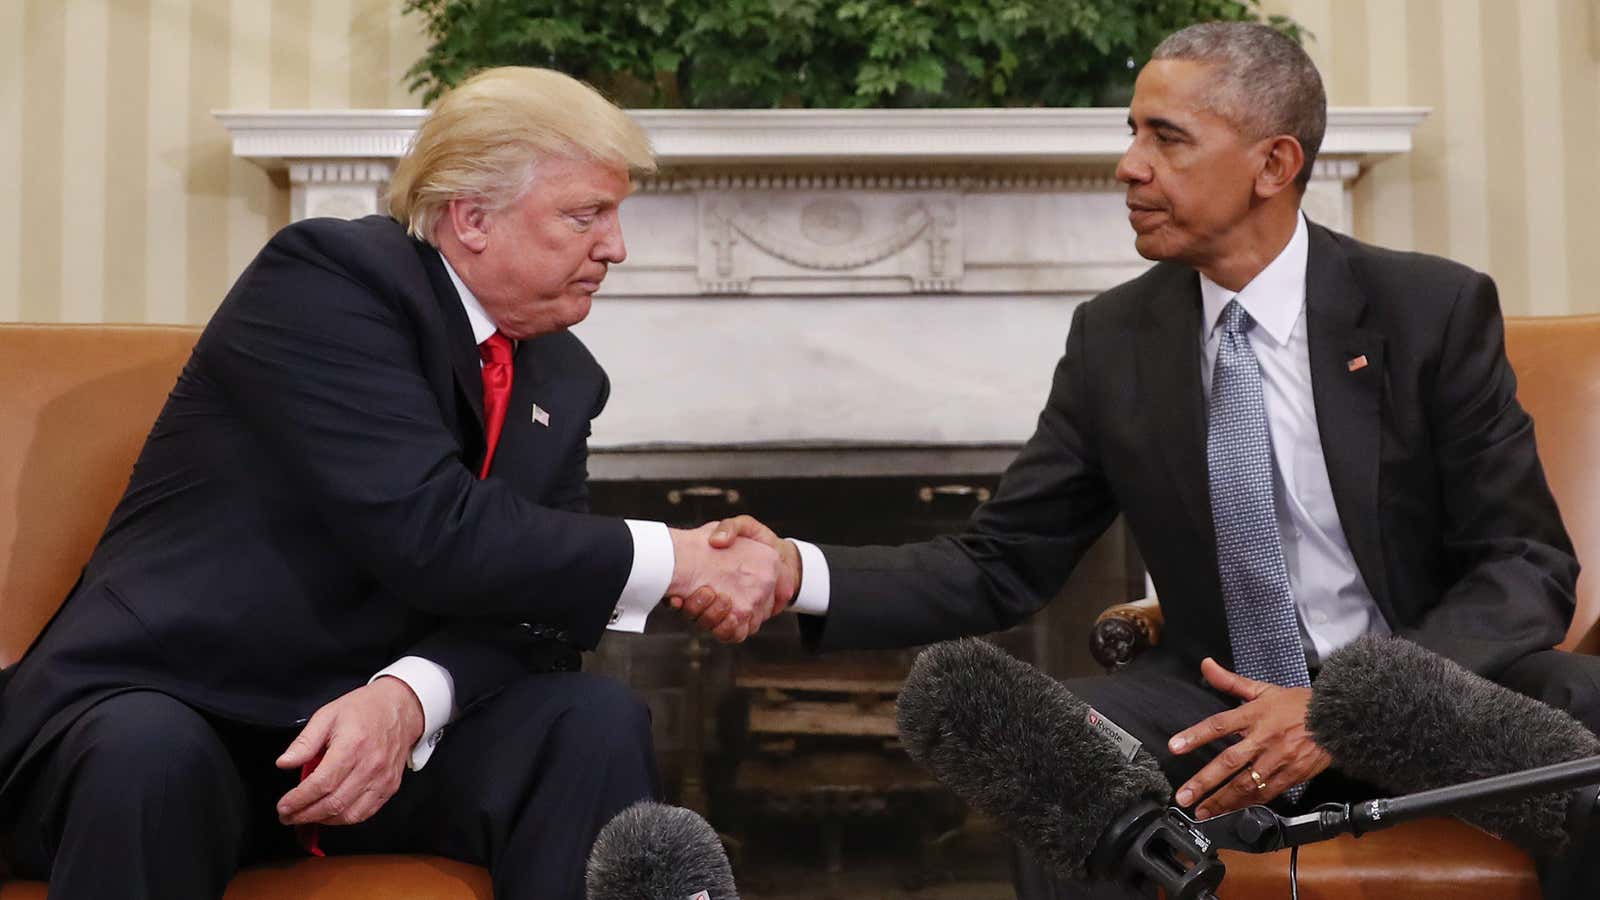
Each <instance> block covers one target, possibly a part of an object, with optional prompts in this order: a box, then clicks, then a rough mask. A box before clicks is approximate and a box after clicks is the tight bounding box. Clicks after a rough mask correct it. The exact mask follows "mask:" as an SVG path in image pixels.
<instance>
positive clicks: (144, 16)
mask: <svg viewBox="0 0 1600 900" xmlns="http://www.w3.org/2000/svg"><path fill="white" fill-rule="evenodd" d="M1265 6H1266V8H1267V9H1269V10H1270V11H1274V12H1286V13H1288V14H1290V15H1292V16H1294V17H1295V18H1296V19H1297V20H1299V21H1300V22H1301V23H1303V24H1304V25H1306V26H1307V27H1308V28H1310V29H1311V31H1313V32H1314V33H1315V34H1316V40H1315V41H1314V42H1313V43H1311V44H1310V45H1309V46H1310V50H1311V53H1312V55H1313V57H1315V58H1316V60H1317V63H1318V65H1319V66H1320V67H1321V68H1322V71H1323V74H1324V77H1325V78H1326V80H1327V83H1328V89H1329V96H1330V100H1331V101H1332V102H1333V103H1334V104H1335V105H1340V106H1358V105H1383V106H1403V105H1418V106H1431V107H1433V108H1434V109H1435V113H1434V115H1433V116H1432V117H1431V118H1430V119H1429V120H1428V121H1427V122H1426V123H1425V124H1424V125H1423V126H1422V128H1421V129H1420V131H1419V132H1418V133H1417V149H1416V152H1415V153H1413V154H1411V155H1410V156H1408V157H1404V158H1398V159H1394V160H1391V161H1388V162H1385V163H1382V164H1380V165H1378V166H1376V167H1374V168H1373V169H1372V170H1370V171H1369V172H1368V173H1366V174H1365V175H1364V177H1363V179H1362V181H1361V182H1360V183H1359V185H1358V189H1357V234H1358V236H1360V237H1362V238H1365V239H1367V240H1371V241H1375V242H1377V243H1382V244H1386V245H1389V246H1394V247H1402V248H1414V249H1419V250H1425V251H1428V252H1432V253H1440V254H1444V255H1447V256H1451V257H1453V258H1455V259H1459V260H1462V261H1463V262H1466V263H1469V264H1471V265H1473V266H1476V267H1479V268H1482V269H1485V270H1486V271H1488V272H1490V273H1491V274H1493V275H1494V276H1495V278H1496V279H1497V280H1498V281H1499V282H1500V285H1501V292H1502V296H1503V298H1504V303H1505V306H1506V309H1507V311H1508V312H1512V313H1520V314H1561V313H1573V312H1600V215H1597V212H1600V175H1597V174H1596V172H1595V148H1596V146H1597V138H1600V0H1266V3H1265ZM399 8H400V0H0V186H3V187H4V188H6V196H8V197H10V198H12V200H11V203H10V204H9V209H8V210H6V212H5V213H4V214H0V320H22V321H77V322H86V321H123V322H200V321H204V319H205V318H206V317H207V316H208V315H209V314H210V312H211V310H212V309H213V308H214V307H215V305H216V303H217V301H218V300H219V299H220V297H221V296H222V294H223V293H224V292H225V291H226V289H227V286H228V284H229V282H230V281H231V280H232V279H233V277H234V276H235V275H237V274H238V272H239V271H240V270H241V269H242V268H243V267H244V265H245V263H246V262H248V260H249V259H250V257H251V255H252V254H253V253H254V252H255V250H256V249H257V248H258V247H259V246H260V245H261V243H262V242H263V241H264V240H265V239H266V237H267V236H268V235H269V234H270V233H271V231H272V230H273V229H275V228H277V227H279V226H281V225H282V224H284V223H285V222H286V221H287V220H288V194H287V191H286V190H285V189H284V188H283V187H282V186H276V185H273V184H272V183H271V182H270V181H269V180H268V178H267V176H266V175H265V174H264V173H263V172H262V171H261V170H260V169H258V168H256V167H255V166H253V165H251V164H249V163H244V162H240V161H238V160H235V159H233V158H232V157H231V156H230V155H229V153H228V145H227V139H226V136H225V134H224V133H223V130H222V127H221V126H220V125H219V124H218V123H217V121H216V120H215V119H214V118H213V117H212V116H211V110H213V109H219V108H261V107H275V108H306V107H381V106H397V107H407V106H413V105H415V100H414V98H412V97H411V96H410V95H409V94H408V93H407V92H406V90H405V89H404V87H403V85H402V73H403V72H404V71H405V69H406V68H407V67H408V66H409V65H410V64H411V62H412V61H413V60H414V59H415V58H416V57H417V56H418V55H419V54H420V53H421V51H422V49H423V47H424V46H425V44H424V38H423V37H422V36H421V35H420V34H419V33H418V31H417V28H416V24H415V22H414V20H412V19H410V18H408V17H404V16H402V15H400V12H399Z"/></svg>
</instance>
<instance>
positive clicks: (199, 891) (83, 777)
mask: <svg viewBox="0 0 1600 900" xmlns="http://www.w3.org/2000/svg"><path fill="white" fill-rule="evenodd" d="M293 736H294V733H293V732H292V731H277V730H268V729H254V728H250V727H245V726H238V725H235V724H230V723H226V722H216V721H212V720H209V719H208V718H207V717H205V716H203V715H201V714H200V713H198V712H196V711H195V710H194V709H192V708H190V707H188V706H186V705H184V704H182V703H180V702H178V701H177V700H174V699H172V698H171V697H168V696H166V695H164V694H159V693H154V692H150V691H137V692H130V693H125V694H121V695H118V696H115V697H112V698H110V699H108V700H106V701H104V702H102V703H100V704H98V705H96V706H94V707H93V708H91V709H90V710H89V711H88V712H86V713H84V715H83V716H81V717H80V718H79V719H78V721H77V722H76V723H74V724H73V726H72V727H71V728H69V729H68V730H67V731H66V733H65V734H63V736H62V737H61V738H60V740H59V741H58V742H57V743H56V745H55V746H54V747H53V748H52V749H51V750H50V751H49V752H48V753H47V754H45V755H44V758H43V759H42V760H41V761H39V763H38V766H37V769H36V771H35V772H34V774H33V778H32V781H31V784H30V785H29V787H28V789H27V790H26V791H25V792H24V796H22V797H21V798H20V804H19V806H18V808H17V810H16V816H15V819H14V821H13V822H12V823H11V828H10V834H9V835H8V837H9V842H8V843H9V845H10V855H11V856H12V864H13V867H14V869H15V871H16V872H17V874H19V875H21V876H23V877H29V878H48V880H49V882H50V896H51V897H52V898H53V900H76V898H91V897H104V896H107V894H108V891H111V892H112V893H114V894H115V895H116V896H119V897H127V898H151V900H155V898H161V900H187V898H195V900H201V898H208V900H209V898H219V897H221V896H222V894H223V891H224V890H225V888H226V886H227V883H228V880H229V879H230V878H231V877H232V876H233V873H234V871H235V870H236V869H237V868H238V867H239V866H240V865H242V864H245V863H248V862H253V861H257V860H260V859H266V858H272V857H275V856H281V855H285V854H292V853H294V852H296V851H295V849H294V847H295V845H294V841H293V832H292V830H291V829H289V828H287V827H286V826H283V825H280V824H278V821H277V818H276V814H275V813H274V811H273V808H274V804H275V803H276V801H277V799H278V798H279V797H280V796H282V794H283V793H284V792H285V791H287V790H289V788H291V787H292V786H293V785H294V783H295V780H296V778H297V773H285V772H281V771H279V770H278V769H276V768H275V767H274V766H273V764H272V763H273V759H274V758H275V757H276V756H277V755H278V754H279V753H281V752H283V749H284V748H285V747H287V746H288V743H289V741H290V740H291V739H292V738H293ZM659 788H660V784H659V777H658V775H657V772H656V768H655V759H654V755H653V752H652V747H651V741H650V721H649V714H648V712H647V710H646V709H645V707H644V704H643V703H642V702H641V701H640V700H639V699H638V698H637V697H636V696H635V695H634V694H632V693H631V692H630V691H628V690H627V689H626V688H625V687H623V686H622V685H620V684H618V683H617V682H614V681H611V680H608V679H603V678H599V677H597V676H593V675H585V674H582V673H552V674H542V675H530V676H527V677H525V678H523V679H521V680H519V681H517V682H514V683H513V684H511V685H510V686H508V687H507V688H506V690H504V691H503V692H501V693H500V694H499V695H498V696H496V697H494V698H493V699H491V700H489V701H488V702H486V703H484V704H482V705H481V706H479V707H477V708H476V709H474V710H472V711H471V712H470V713H469V714H468V715H466V716H464V717H463V718H462V719H461V720H460V721H458V722H457V723H455V724H454V725H452V726H451V727H450V728H449V729H448V730H447V731H446V732H445V736H444V739H443V740H442V741H441V742H440V744H439V746H438V748H437V749H436V750H435V752H434V755H433V757H432V758H431V759H430V760H429V762H428V764H427V765H426V766H425V767H423V769H422V770H421V771H419V772H407V773H406V774H405V776H404V778H403V779H402V781H401V786H400V790H399V791H398V792H397V793H396V794H395V795H394V797H392V798H390V800H389V802H388V803H386V804H384V806H383V808H382V809H380V810H379V811H378V813H377V814H376V815H374V816H373V817H372V818H371V819H368V820H367V821H366V822H362V823H360V824H358V825H352V826H345V827H324V828H322V830H321V845H322V847H323V849H324V850H326V851H327V852H328V854H329V855H331V856H336V855H339V854H341V853H363V852H420V853H437V854H440V855H442V856H448V857H451V858H454V859H458V860H462V861H465V862H471V863H477V864H481V865H484V866H487V867H488V868H489V870H490V873H491V875H492V877H493V880H494V890H495V896H496V897H501V898H508V900H518V898H527V900H532V898H557V900H581V898H582V897H583V894H584V889H583V871H584V863H585V860H586V858H587V856H588V852H589V846H590V844H592V843H593V840H594V836H595V835H596V834H597V833H598V832H599V830H600V828H601V827H602V826H603V825H604V824H605V823H606V822H607V821H608V820H609V819H610V818H611V816H613V815H615V814H616V813H617V812H619V811H620V810H622V809H623V808H624V807H626V806H628V805H630V804H632V803H634V802H636V801H638V800H642V799H646V798H652V797H656V796H658V795H659V793H660V790H659Z"/></svg>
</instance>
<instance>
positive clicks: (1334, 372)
mask: <svg viewBox="0 0 1600 900" xmlns="http://www.w3.org/2000/svg"><path fill="white" fill-rule="evenodd" d="M1309 236H1310V247H1309V249H1308V255H1307V260H1306V338H1307V342H1308V344H1309V347H1310V356H1311V391H1312V395H1313V398H1314V400H1315V405H1316V411H1317V430H1318V432H1319V433H1320V435H1321V441H1322V455H1323V457H1324V458H1325V460H1326V461H1327V466H1328V482H1329V484H1330V486H1331V487H1332V489H1333V500H1334V506H1335V507H1336V508H1337V509H1338V511H1339V523H1340V525H1341V526H1343V528H1344V534H1345V538H1346V540H1348V541H1349V543H1350V552H1351V553H1352V554H1353V555H1354V556H1355V560H1356V565H1357V567H1358V568H1360V570H1361V574H1362V577H1363V578H1364V579H1365V580H1366V583H1367V588H1368V590H1370V591H1371V592H1372V595H1373V598H1374V599H1375V600H1377V602H1378V604H1379V605H1380V606H1382V607H1383V608H1384V609H1385V611H1386V612H1387V611H1388V609H1389V607H1388V584H1387V578H1386V573H1385V571H1384V568H1383V552H1382V535H1381V534H1380V533H1379V526H1378V521H1379V520H1378V461H1379V453H1380V450H1381V446H1380V440H1381V437H1382V431H1381V429H1382V419H1381V415H1382V408H1383V386H1384V381H1385V372H1386V370H1385V358H1384V350H1385V345H1384V338H1383V335H1382V334H1380V333H1378V332H1376V331H1371V330H1368V329H1364V328H1361V327H1360V323H1361V321H1362V318H1363V315H1364V314H1365V311H1366V307H1367V300H1366V295H1365V294H1364V293H1363V292H1362V291H1361V288H1360V286H1359V285H1358V284H1357V283H1356V280H1355V277H1354V276H1353V275H1352V274H1351V272H1350V267H1349V264H1348V263H1347V262H1346V259H1345V255H1344V251H1343V250H1342V249H1341V248H1340V247H1339V245H1338V243H1337V242H1336V241H1335V240H1334V238H1333V236H1332V234H1331V233H1329V232H1328V230H1327V229H1325V228H1322V227H1320V226H1317V225H1312V226H1311V228H1310V234H1309Z"/></svg>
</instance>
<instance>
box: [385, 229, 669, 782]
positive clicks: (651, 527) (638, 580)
mask: <svg viewBox="0 0 1600 900" xmlns="http://www.w3.org/2000/svg"><path fill="white" fill-rule="evenodd" d="M439 259H440V260H441V261H443V262H444V268H445V271H446V272H448V273H450V282H451V283H452V284H454V285H455V287H456V293H457V294H459V295H460V296H461V305H462V307H463V308H464V309H465V310H466V313H467V321H468V322H470V323H471V324H472V339H473V340H474V341H476V342H477V343H479V344H481V343H483V342H484V341H486V340H488V339H489V336H490V335H492V334H494V333H495V324H494V321H493V320H491V319H490V318H489V315H488V314H487V313H485V312H484V311H483V305H482V304H481V303H479V302H478V298H477V297H475V296H473V293H472V291H470V290H468V289H467V285H466V283H465V282H463V281H462V280H461V276H459V275H457V274H456V270H455V268H454V267H453V266H451V265H450V261H449V260H447V259H445V258H444V254H442V253H441V254H439ZM480 365H481V363H480ZM624 521H625V522H626V523H627V526H628V532H629V533H630V534H631V535H632V536H633V567H632V568H631V569H629V571H628V581H627V583H625V584H624V585H623V586H622V595H621V596H620V597H619V598H618V600H617V605H616V607H615V608H614V609H613V610H612V613H611V621H610V623H609V624H608V625H607V626H606V627H607V628H609V629H611V630H613V631H631V632H635V633H638V632H642V631H644V623H645V619H647V618H648V617H649V615H650V611H651V610H652V609H655V607H656V604H658V603H660V602H661V598H662V597H663V596H665V595H666V593H667V585H668V584H670V583H671V582H672V569H673V565H674V563H675V562H676V560H675V559H674V558H673V553H672V537H671V535H670V534H668V532H667V526H666V525H665V524H663V523H661V522H645V521H638V520H635V519H625V520H624ZM385 675H390V676H393V677H395V678H398V679H400V680H401V681H404V682H405V683H406V685H407V686H409V687H410V688H411V690H412V692H413V693H415V694H416V695H417V700H418V701H420V702H421V704H422V723H423V724H422V737H421V738H420V739H418V741H417V743H416V745H415V746H414V747H412V748H411V760H410V762H409V765H410V767H411V768H412V769H420V768H422V767H423V766H424V765H425V764H426V763H427V762H428V758H429V757H430V756H432V755H433V748H434V747H435V746H436V745H437V744H438V743H439V738H440V737H441V736H442V735H443V733H444V726H445V725H447V724H448V723H449V722H450V721H451V720H452V719H454V718H455V715H456V711H457V710H456V703H455V695H456V685H455V680H454V679H453V678H451V677H450V672H449V670H447V669H445V667H444V666H441V665H439V664H438V663H436V662H434V661H432V660H430V659H424V658H423V657H420V656H405V657H401V658H400V659H398V660H396V661H395V662H393V663H391V664H390V665H388V666H387V667H385V668H384V669H383V670H382V671H380V672H378V673H377V674H376V675H374V676H372V678H371V679H370V680H369V681H368V684H371V683H372V682H373V681H376V680H378V679H379V678H382V677H383V676H385Z"/></svg>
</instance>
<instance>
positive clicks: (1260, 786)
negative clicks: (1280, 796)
mask: <svg viewBox="0 0 1600 900" xmlns="http://www.w3.org/2000/svg"><path fill="white" fill-rule="evenodd" d="M1250 780H1251V781H1254V782H1255V783H1256V790H1258V791H1264V790H1266V789H1267V780H1266V779H1265V778H1262V777H1261V773H1260V772H1257V771H1256V770H1255V769H1251V770H1250Z"/></svg>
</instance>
